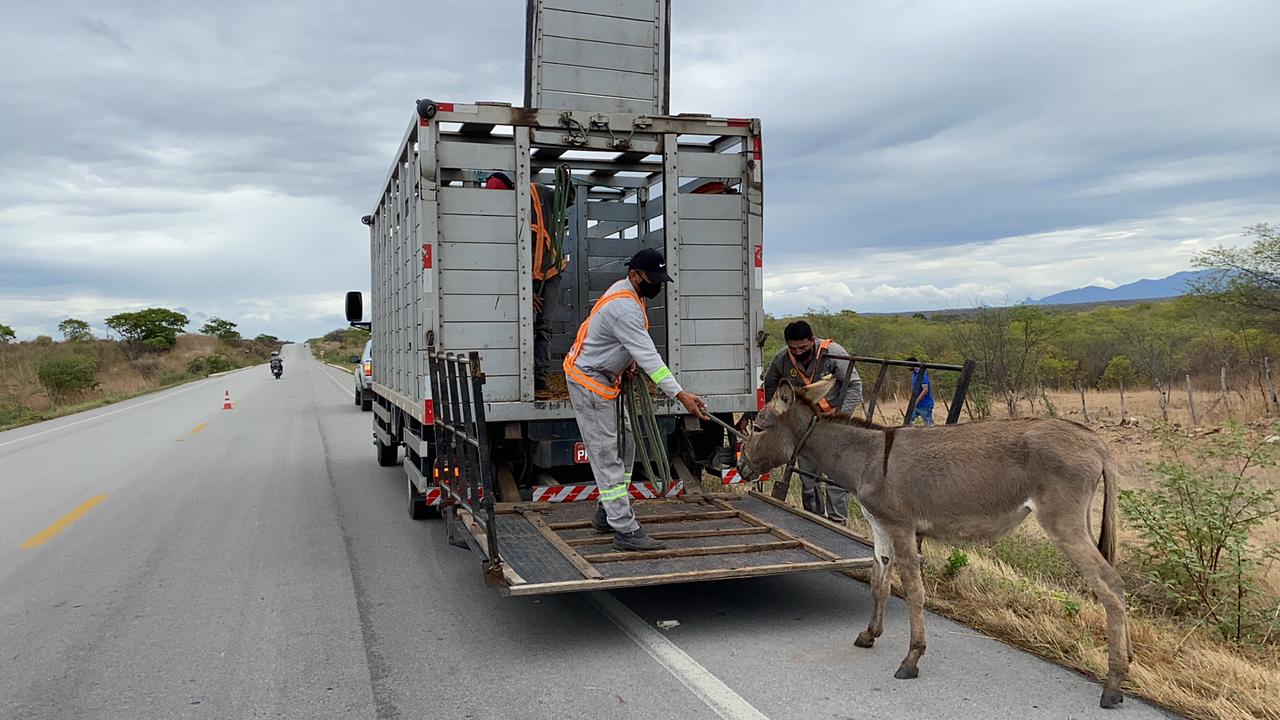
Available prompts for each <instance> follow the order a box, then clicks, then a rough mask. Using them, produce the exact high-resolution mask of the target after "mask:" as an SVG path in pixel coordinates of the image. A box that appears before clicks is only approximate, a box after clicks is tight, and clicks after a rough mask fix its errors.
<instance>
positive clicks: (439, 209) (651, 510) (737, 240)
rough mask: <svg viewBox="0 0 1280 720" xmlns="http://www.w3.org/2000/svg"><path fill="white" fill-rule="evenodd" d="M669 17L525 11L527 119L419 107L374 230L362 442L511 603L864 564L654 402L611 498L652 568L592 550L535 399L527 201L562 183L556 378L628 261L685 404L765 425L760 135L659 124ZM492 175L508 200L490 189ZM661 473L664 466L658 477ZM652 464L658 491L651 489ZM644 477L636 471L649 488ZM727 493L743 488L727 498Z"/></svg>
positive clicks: (712, 427) (744, 123)
mask: <svg viewBox="0 0 1280 720" xmlns="http://www.w3.org/2000/svg"><path fill="white" fill-rule="evenodd" d="M668 14H669V6H668V3H667V2H666V0H657V1H655V0H609V1H608V2H602V1H599V0H532V1H531V2H530V7H529V22H528V26H529V27H528V34H527V38H526V41H527V44H528V48H527V56H528V57H527V62H526V82H525V85H526V87H525V102H524V106H521V107H516V106H513V105H511V104H508V103H496V102H474V103H461V102H445V101H442V100H429V99H423V100H418V101H417V103H416V105H415V107H414V111H413V113H412V116H411V117H410V119H409V123H408V127H407V128H406V130H405V133H404V136H403V139H402V140H401V142H400V145H399V147H398V148H397V149H396V151H395V154H394V155H393V158H392V163H391V167H390V170H389V171H388V173H387V175H386V179H385V181H384V182H383V184H382V186H381V188H380V191H379V195H378V198H377V202H376V203H375V205H374V208H373V211H372V212H371V213H370V214H369V215H367V216H365V217H364V218H363V222H364V223H365V224H366V225H367V226H368V230H369V250H370V255H369V257H370V269H371V283H370V287H371V298H370V303H369V305H370V312H369V316H368V319H367V320H364V319H363V317H362V316H363V304H364V303H363V298H362V296H361V295H360V293H348V296H347V316H348V319H349V320H350V321H352V322H353V324H357V325H361V326H367V327H369V328H370V330H371V332H372V343H373V347H372V363H373V378H372V383H371V384H370V389H371V392H372V402H373V445H374V447H375V450H376V456H377V461H378V463H379V464H380V465H384V466H391V465H396V464H399V465H402V466H403V468H404V471H405V498H406V506H407V508H408V513H409V515H410V516H411V517H413V518H415V519H421V518H427V517H431V516H436V515H440V514H443V516H444V521H445V523H446V524H447V533H446V534H447V536H448V537H449V539H450V541H451V542H453V543H454V544H457V545H465V546H467V547H469V548H471V549H472V550H473V551H474V552H475V553H476V554H477V555H478V556H479V558H480V560H481V562H482V564H483V568H484V573H485V578H486V580H487V582H488V583H489V584H490V585H492V586H495V587H497V588H498V589H499V590H500V591H501V592H502V593H504V594H509V595H527V594H537V593H551V592H565V591H576V590H585V589H605V588H616V587H627V586H637V585H651V584H662V583H672V582H684V581H690V580H712V579H724V578H736V577H745V576H751V575H767V574H778V573H788V572H799V571H812V570H837V571H843V570H849V569H851V568H855V567H860V566H865V565H867V564H868V563H869V562H870V548H869V547H868V546H867V544H866V543H865V541H863V540H862V539H861V538H859V537H858V536H856V535H855V534H853V533H851V532H850V531H849V530H848V529H846V528H844V527H843V526H840V525H836V524H833V523H829V522H827V521H825V520H823V519H821V518H818V517H816V516H813V515H810V514H808V513H804V512H802V511H799V510H797V509H795V508H793V507H790V506H789V505H787V504H786V503H785V502H782V501H780V500H779V499H777V498H774V497H772V496H769V495H765V494H763V493H758V492H746V493H744V492H740V490H742V489H743V488H732V487H726V488H722V489H721V490H722V491H720V492H715V493H711V492H703V491H702V480H703V478H704V477H705V476H706V475H707V474H710V475H712V476H713V477H714V478H717V479H718V480H719V482H721V483H723V484H724V485H726V486H732V485H734V484H736V483H737V482H739V481H740V480H741V478H739V477H738V476H737V473H736V472H735V471H734V469H733V464H734V463H733V460H734V446H733V438H732V437H731V436H729V435H728V434H727V433H726V431H725V429H724V428H723V427H722V426H721V425H720V424H714V423H708V422H706V421H699V420H698V419H697V418H695V417H692V416H690V415H687V414H685V413H684V411H683V408H682V407H681V406H680V405H679V404H677V403H673V402H670V401H667V400H666V399H665V398H660V399H655V400H654V403H655V405H654V415H656V420H657V423H656V424H657V427H658V428H659V432H658V433H657V434H658V435H660V436H661V439H662V440H663V443H662V445H664V446H665V448H664V450H665V455H664V456H663V457H661V458H657V459H655V461H654V463H653V464H652V465H650V466H649V467H650V472H649V473H646V472H644V469H643V468H641V469H638V470H637V472H636V475H635V480H634V482H633V483H632V485H631V487H630V493H631V497H632V499H633V502H634V503H635V507H636V512H637V515H638V517H639V519H640V521H641V522H642V523H643V524H644V526H645V527H646V528H647V529H648V530H649V532H650V534H651V535H652V536H654V537H656V538H659V539H664V540H665V541H666V542H667V546H668V547H667V549H665V550H659V551H652V552H641V553H615V552H611V551H610V547H609V545H608V541H609V538H607V537H602V536H599V535H596V534H594V533H593V532H592V530H591V528H590V522H589V519H590V516H591V513H592V512H593V510H594V505H595V503H594V500H595V499H596V497H597V491H596V487H595V484H594V482H593V481H592V476H591V472H590V463H589V458H588V457H587V456H586V453H585V452H584V451H583V447H582V442H581V437H580V435H579V433H578V428H577V425H576V423H575V421H574V418H573V411H572V408H571V406H570V404H569V402H568V398H567V395H566V394H564V393H563V392H561V393H560V394H556V393H555V389H556V388H563V380H560V381H559V382H558V383H557V382H556V380H557V379H556V378H555V377H553V378H552V381H553V382H551V386H552V388H553V392H552V394H551V395H550V396H547V395H546V394H545V393H538V392H536V389H535V382H534V303H533V298H534V292H535V290H536V288H535V282H534V280H533V276H532V264H533V263H532V257H533V242H534V240H533V237H532V235H533V233H532V232H531V223H534V222H535V220H536V215H537V208H535V204H536V200H535V199H534V197H533V192H532V191H531V184H533V183H537V184H540V185H541V186H543V187H544V188H550V187H555V186H556V183H557V182H559V183H560V186H561V188H563V187H564V185H565V184H566V183H569V184H571V185H572V188H573V192H572V193H571V196H572V200H571V201H570V202H568V204H567V205H565V207H564V210H565V213H564V217H565V219H566V220H565V222H566V225H567V227H566V231H565V232H564V234H563V239H562V241H561V249H562V251H563V254H564V256H565V258H566V260H567V261H568V264H567V266H566V269H565V271H564V272H563V273H562V281H561V283H560V287H559V291H558V295H557V296H556V297H554V298H551V299H550V300H549V302H548V307H549V308H551V310H550V312H551V313H552V318H553V322H552V340H551V346H550V347H551V354H552V359H553V362H552V367H553V368H557V369H558V368H559V366H560V362H561V360H562V359H563V357H564V356H565V354H566V353H567V352H568V351H569V349H570V347H571V345H572V343H573V340H574V336H575V333H576V331H577V329H578V327H579V325H580V323H581V322H582V321H583V319H584V318H586V317H587V315H588V314H589V313H590V311H591V308H592V305H593V303H594V302H595V300H596V299H597V298H599V297H600V296H601V294H602V293H603V291H604V290H606V289H607V288H608V287H609V286H610V285H611V284H612V283H613V282H615V281H617V280H618V279H619V278H621V277H623V276H624V275H625V272H626V269H625V266H624V263H625V261H626V260H627V259H628V258H630V257H631V256H632V255H633V254H634V253H635V252H637V251H638V250H640V249H641V248H656V249H658V250H660V251H662V252H663V253H664V254H665V256H666V258H667V264H668V272H669V274H670V275H671V277H672V278H673V280H672V282H670V283H669V284H667V285H666V286H665V288H664V289H663V293H662V294H661V295H659V296H658V297H657V298H654V299H653V300H652V301H650V302H649V304H648V319H649V325H650V332H651V335H652V337H653V340H654V342H655V344H656V346H657V348H658V350H659V351H660V353H661V354H662V356H663V358H664V359H665V361H666V363H667V366H668V367H669V368H670V369H671V372H672V373H674V374H675V376H676V377H677V378H678V380H679V382H680V384H681V385H682V386H684V387H685V388H687V389H689V390H690V391H692V392H695V393H697V394H699V395H701V396H702V397H703V398H704V399H705V400H706V403H707V406H708V410H709V412H711V413H714V414H715V416H716V417H718V418H719V419H721V420H722V421H724V422H725V423H728V424H732V423H734V422H735V421H741V419H742V418H744V417H748V418H749V417H750V416H751V415H753V414H754V413H755V412H757V411H758V410H759V409H760V408H762V407H763V402H764V391H763V389H762V387H761V376H762V366H763V365H764V359H763V358H762V357H761V353H762V349H763V346H764V343H765V332H764V311H763V293H762V280H763V257H764V236H763V228H764V224H763V212H764V165H763V160H764V155H763V145H762V134H761V125H760V121H759V119H756V118H745V117H719V116H715V115H703V114H688V113H681V114H677V115H672V114H670V112H669V108H668V99H667V95H668V90H667V88H668V77H667V75H668V69H669V67H668V62H667V57H668V52H667V47H668V45H669V30H668V28H669V23H668ZM498 172H500V173H503V174H504V175H506V176H507V177H509V178H511V179H512V180H513V185H514V188H512V189H501V188H500V189H487V188H486V187H485V185H486V180H487V178H489V177H491V176H493V174H494V173H498ZM664 466H665V467H664ZM654 467H658V468H660V469H661V470H662V472H657V473H654V472H652V468H654ZM648 475H654V477H650V476H648ZM735 489H736V490H739V491H738V492H733V491H724V490H735Z"/></svg>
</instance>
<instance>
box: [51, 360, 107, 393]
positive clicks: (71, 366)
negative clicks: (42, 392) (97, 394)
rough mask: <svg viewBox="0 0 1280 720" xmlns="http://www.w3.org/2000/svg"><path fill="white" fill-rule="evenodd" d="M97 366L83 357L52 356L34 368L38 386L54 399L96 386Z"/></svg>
mask: <svg viewBox="0 0 1280 720" xmlns="http://www.w3.org/2000/svg"><path fill="white" fill-rule="evenodd" d="M97 374H98V364H97V363H96V362H94V360H93V358H90V357H86V356H83V355H54V356H52V357H47V358H44V359H43V360H41V361H40V362H39V364H38V365H37V366H36V377H38V378H39V379H40V384H41V385H43V386H44V387H45V389H46V390H48V391H49V394H50V395H53V396H54V397H55V398H62V397H65V396H67V395H70V394H73V393H78V392H83V391H85V390H88V389H90V388H92V387H93V386H94V385H95V384H96V376H97Z"/></svg>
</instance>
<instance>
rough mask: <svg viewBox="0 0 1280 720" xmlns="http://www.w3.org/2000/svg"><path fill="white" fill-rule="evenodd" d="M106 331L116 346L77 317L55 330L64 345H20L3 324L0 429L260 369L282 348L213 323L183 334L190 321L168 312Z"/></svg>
mask: <svg viewBox="0 0 1280 720" xmlns="http://www.w3.org/2000/svg"><path fill="white" fill-rule="evenodd" d="M104 324H105V325H106V326H107V327H108V328H109V329H110V331H111V333H112V334H113V335H114V336H116V338H117V339H104V338H98V337H95V336H94V334H93V332H92V329H91V326H90V324H89V323H88V322H86V321H84V320H81V319H79V318H67V319H66V320H63V321H62V322H61V323H59V324H58V330H59V333H60V334H61V335H62V339H61V340H55V339H54V338H53V337H51V336H48V335H41V336H38V337H36V338H34V339H33V340H30V341H22V342H18V341H16V338H15V333H14V332H13V331H12V329H11V328H9V327H8V326H5V325H0V430H7V429H9V428H13V427H18V426H21V425H27V424H30V423H33V422H40V421H42V420H48V419H51V418H55V417H61V416H63V415H68V414H71V413H75V412H80V411H82V410H87V409H90V408H94V407H98V406H101V405H106V404H109V403H113V402H119V401H120V400H125V399H128V398H131V397H135V396H137V395H142V394H144V393H148V392H152V391H154V390H159V389H161V388H166V387H171V386H173V385H179V384H181V383H184V382H189V381H191V380H196V379H200V378H204V377H207V376H209V375H211V374H214V373H218V372H224V371H228V370H235V369H237V368H241V367H247V366H249V365H254V364H257V363H261V362H264V361H265V360H266V358H267V357H268V356H269V355H270V354H271V352H272V351H273V350H278V349H279V348H280V341H279V340H278V339H277V338H275V337H274V336H270V335H259V336H258V337H256V338H254V339H252V340H249V339H245V338H242V337H241V336H240V333H239V332H238V331H236V324H235V323H233V322H230V321H228V320H223V319H221V318H216V317H215V318H210V320H209V321H208V322H207V323H205V324H204V325H203V326H202V327H201V328H200V333H201V334H187V333H184V329H185V328H186V327H187V325H188V324H189V321H188V319H187V317H186V316H185V315H183V314H182V313H179V312H176V311H173V310H169V309H166V308H147V309H145V310H140V311H137V312H129V313H119V314H117V315H112V316H111V317H109V318H106V319H105V321H104Z"/></svg>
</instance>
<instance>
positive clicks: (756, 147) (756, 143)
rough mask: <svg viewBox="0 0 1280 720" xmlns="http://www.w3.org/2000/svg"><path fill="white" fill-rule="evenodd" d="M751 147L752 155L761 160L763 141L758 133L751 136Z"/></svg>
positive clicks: (762, 156)
mask: <svg viewBox="0 0 1280 720" xmlns="http://www.w3.org/2000/svg"><path fill="white" fill-rule="evenodd" d="M751 147H752V149H753V151H754V152H753V156H754V157H755V159H756V160H763V159H764V142H762V141H761V140H760V136H759V135H756V136H755V137H753V138H751Z"/></svg>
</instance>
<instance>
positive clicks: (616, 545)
mask: <svg viewBox="0 0 1280 720" xmlns="http://www.w3.org/2000/svg"><path fill="white" fill-rule="evenodd" d="M666 547H667V544H666V543H664V542H661V541H658V540H654V539H653V538H651V537H649V536H648V535H645V534H644V530H643V529H638V530H635V531H634V532H629V533H615V534H614V536H613V549H614V550H662V549H665V548H666Z"/></svg>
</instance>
